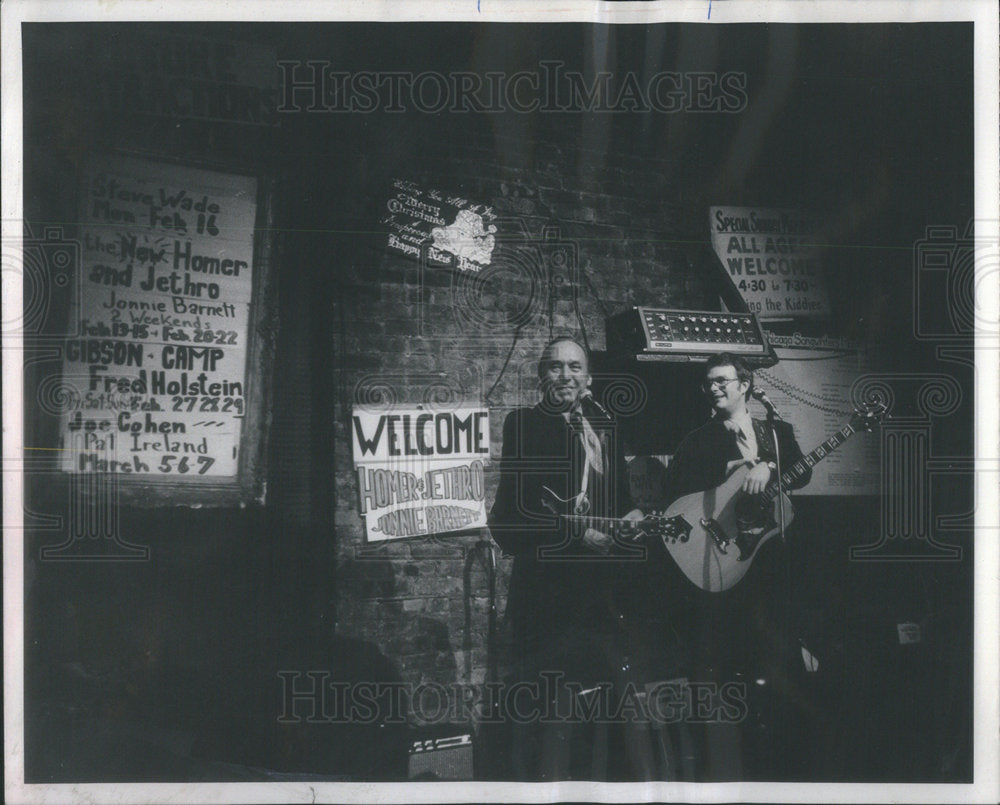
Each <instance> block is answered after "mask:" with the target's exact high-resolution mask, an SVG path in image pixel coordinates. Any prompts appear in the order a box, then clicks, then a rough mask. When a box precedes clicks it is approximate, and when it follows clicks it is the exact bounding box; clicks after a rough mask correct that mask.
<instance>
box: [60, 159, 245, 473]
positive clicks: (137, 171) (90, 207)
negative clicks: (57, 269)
mask: <svg viewBox="0 0 1000 805" xmlns="http://www.w3.org/2000/svg"><path fill="white" fill-rule="evenodd" d="M256 192H257V188H256V180H255V179H253V178H250V177H243V176H233V175H228V174H221V173H216V172H210V171H205V170H199V169H194V168H186V167H179V166H175V165H167V164H162V163H154V162H148V161H144V160H138V159H133V158H128V157H118V156H101V157H95V158H93V159H92V160H91V161H90V163H89V164H88V167H87V169H86V172H85V175H84V179H83V183H82V187H81V193H80V222H81V225H80V244H81V255H82V261H81V277H80V287H81V294H80V305H79V310H78V311H76V313H75V315H74V318H73V320H77V321H79V323H80V327H79V335H80V337H78V338H73V339H69V340H67V341H66V344H65V358H64V363H63V382H64V384H65V386H66V388H67V389H68V390H69V393H68V404H67V406H66V411H65V413H64V414H63V417H62V423H61V434H62V451H63V452H62V454H61V455H62V461H61V466H62V469H63V470H64V471H67V472H100V473H120V474H123V475H141V476H144V477H146V478H150V477H152V478H182V479H186V478H191V477H230V478H231V477H234V476H235V475H236V474H237V471H238V467H239V451H240V438H241V430H242V422H243V417H244V414H245V407H246V403H245V400H246V390H247V378H246V367H247V336H248V324H249V318H250V313H249V312H250V300H251V295H252V291H253V237H254V219H255V215H256Z"/></svg>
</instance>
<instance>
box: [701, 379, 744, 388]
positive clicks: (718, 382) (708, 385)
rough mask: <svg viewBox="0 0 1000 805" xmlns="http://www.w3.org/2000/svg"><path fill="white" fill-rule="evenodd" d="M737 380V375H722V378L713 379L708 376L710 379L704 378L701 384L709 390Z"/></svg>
mask: <svg viewBox="0 0 1000 805" xmlns="http://www.w3.org/2000/svg"><path fill="white" fill-rule="evenodd" d="M737 382H739V378H738V377H723V378H717V379H714V380H713V379H711V378H710V379H708V380H706V381H705V382H704V383H702V386H703V387H704V388H705V389H707V390H711V389H723V388H725V387H726V386H728V385H729V384H730V383H737Z"/></svg>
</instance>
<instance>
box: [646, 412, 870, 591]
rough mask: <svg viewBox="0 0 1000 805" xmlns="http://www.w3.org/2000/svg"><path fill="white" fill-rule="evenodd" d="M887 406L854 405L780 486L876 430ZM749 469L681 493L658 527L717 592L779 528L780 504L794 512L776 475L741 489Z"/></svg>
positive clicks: (693, 577)
mask: <svg viewBox="0 0 1000 805" xmlns="http://www.w3.org/2000/svg"><path fill="white" fill-rule="evenodd" d="M885 411H886V409H885V406H884V405H882V404H879V405H877V406H870V407H868V408H866V409H864V410H861V409H859V410H856V411H855V412H854V415H853V416H852V417H851V419H850V421H849V422H848V423H847V424H846V425H845V426H844V427H843V428H841V429H840V430H839V431H837V432H836V433H835V434H833V435H832V436H831V437H830V438H829V439H827V440H826V441H825V442H823V443H822V444H821V445H819V446H818V447H817V448H816V449H815V450H813V451H812V452H811V453H809V454H808V455H805V456H803V457H802V458H801V459H799V460H798V461H796V462H795V463H794V464H792V466H791V467H789V468H788V469H785V470H784V471H783V472H782V475H781V480H782V483H781V488H785V487H787V486H788V485H789V484H791V483H793V482H794V481H795V480H796V479H797V478H801V477H802V475H803V474H804V473H805V472H806V470H807V469H809V468H811V467H813V466H815V465H816V464H817V463H818V462H820V461H822V460H823V459H824V458H826V457H827V456H828V455H830V454H831V453H832V452H833V451H834V450H836V449H837V448H838V447H840V445H842V444H843V443H844V442H846V441H847V440H848V439H849V438H850V437H851V436H853V435H854V434H855V433H859V432H861V431H869V432H870V431H873V430H874V429H875V427H876V425H878V424H881V422H882V420H883V419H884V417H885ZM749 472H750V468H749V467H747V466H746V465H743V466H741V467H739V468H738V469H737V470H735V471H734V472H733V473H732V474H731V475H730V476H729V477H728V478H727V479H726V481H725V482H724V483H722V484H720V485H719V486H717V487H716V488H715V489H710V490H708V491H707V492H694V493H692V494H690V495H685V496H683V497H681V498H678V499H677V500H675V501H674V502H673V503H672V504H670V506H669V507H668V508H667V510H666V512H664V514H663V516H662V519H665V520H666V523H665V524H664V526H663V527H662V528H661V529H660V533H661V535H662V538H663V544H664V546H665V547H666V549H667V551H668V552H669V554H670V556H671V557H672V558H673V560H674V562H676V563H677V566H678V567H679V568H680V569H681V571H682V572H683V573H684V575H685V576H686V577H687V578H688V580H689V581H691V582H692V583H693V584H695V585H696V586H697V587H699V588H700V589H702V590H706V591H708V592H712V593H717V592H722V591H724V590H728V589H730V588H731V587H733V586H735V585H736V584H737V583H739V581H740V580H741V579H742V578H743V577H744V576H745V575H746V573H747V571H748V570H749V569H750V566H751V565H752V563H753V559H754V557H755V556H756V555H757V552H758V551H759V550H760V548H761V546H762V545H764V544H765V543H766V542H767V541H768V540H770V539H771V538H772V537H773V536H774V535H775V534H777V533H778V532H779V530H780V527H779V523H780V522H781V514H780V512H779V511H778V506H782V507H783V508H784V521H785V526H786V527H787V526H788V525H789V524H790V523H791V522H792V519H793V518H794V515H795V512H794V510H793V509H792V503H791V501H790V500H789V499H788V496H787V495H786V494H784V493H783V492H782V493H781V494H780V495H779V491H778V490H779V487H778V480H777V479H775V480H773V481H771V483H770V484H768V486H767V487H766V488H765V489H764V491H763V492H761V493H759V494H757V495H748V494H746V493H744V492H743V491H742V489H741V487H742V486H743V480H744V478H746V476H747V473H749Z"/></svg>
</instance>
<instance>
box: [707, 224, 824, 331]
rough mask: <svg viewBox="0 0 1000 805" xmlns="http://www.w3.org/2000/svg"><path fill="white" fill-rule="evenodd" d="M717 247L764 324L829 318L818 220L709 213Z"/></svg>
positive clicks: (724, 264) (713, 237) (716, 251)
mask: <svg viewBox="0 0 1000 805" xmlns="http://www.w3.org/2000/svg"><path fill="white" fill-rule="evenodd" d="M709 221H710V226H711V232H712V247H713V248H714V249H715V253H716V255H717V256H718V258H719V260H720V261H721V262H722V265H723V266H724V267H725V269H726V273H727V274H728V275H729V279H730V280H731V281H732V283H733V285H735V286H736V289H737V290H738V291H739V292H740V294H741V295H742V296H743V299H744V300H745V301H746V303H747V307H749V309H750V311H751V312H753V313H756V314H757V316H758V318H760V319H824V318H829V316H830V304H829V300H828V299H827V293H826V280H825V277H824V275H823V268H822V265H821V264H820V260H819V257H818V255H817V246H816V232H817V231H818V225H817V222H816V220H815V219H814V218H812V217H810V216H808V215H804V214H802V213H800V212H796V211H795V210H776V209H767V208H764V207H710V208H709Z"/></svg>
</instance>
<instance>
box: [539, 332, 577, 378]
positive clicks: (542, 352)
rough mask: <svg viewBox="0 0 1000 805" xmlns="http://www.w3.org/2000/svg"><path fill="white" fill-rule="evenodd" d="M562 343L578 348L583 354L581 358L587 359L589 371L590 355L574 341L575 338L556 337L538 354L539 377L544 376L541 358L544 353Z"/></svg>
mask: <svg viewBox="0 0 1000 805" xmlns="http://www.w3.org/2000/svg"><path fill="white" fill-rule="evenodd" d="M563 341H569V343H571V344H576V345H577V346H578V347H579V348H580V351H581V352H582V353H583V357H584V358H586V359H587V371H588V372H589V371H590V353H589V352H588V351H587V348H586V347H585V346H584V345H583V344H581V343H580V342H579V341H578V340H577V339H576V336H572V335H557V336H555V337H554V338H553V339H552V340H551V341H549V342H548V343H547V344H546V345H545V346H544V347H542V351H541V352H540V353H539V358H538V376H539V377H541V376H542V375H543V374H545V368H544V366H543V364H542V357H544V356H545V353H546V352H548V351H549V350H550V349H552V347H553V346H554V345H555V344H559V343H562V342H563Z"/></svg>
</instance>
